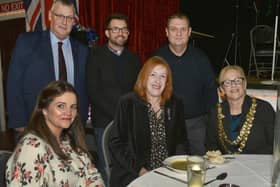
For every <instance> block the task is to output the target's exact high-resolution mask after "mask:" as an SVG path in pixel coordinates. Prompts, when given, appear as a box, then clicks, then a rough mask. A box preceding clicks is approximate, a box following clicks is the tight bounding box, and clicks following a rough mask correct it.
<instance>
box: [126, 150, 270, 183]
mask: <svg viewBox="0 0 280 187" xmlns="http://www.w3.org/2000/svg"><path fill="white" fill-rule="evenodd" d="M234 157H235V159H230V160H229V161H228V162H227V163H225V164H221V165H215V166H216V167H215V168H214V169H209V170H207V172H206V180H205V182H207V181H208V180H211V179H214V178H216V176H217V175H219V174H220V173H222V172H227V174H228V176H227V178H226V179H224V180H222V181H216V182H213V183H211V184H209V185H207V187H218V186H219V185H220V184H223V183H233V184H238V185H239V186H240V187H270V186H271V183H270V182H271V173H272V155H234ZM210 166H212V164H210ZM156 170H157V171H160V172H163V173H165V174H168V175H170V176H173V177H177V178H180V179H183V180H187V174H179V173H175V172H173V171H169V170H167V169H165V168H158V169H156ZM128 186H129V187H173V186H174V187H175V186H176V187H186V186H187V185H186V184H184V183H181V182H178V181H176V180H173V179H170V178H167V177H165V176H162V175H159V174H157V173H155V172H153V171H151V172H149V173H147V174H145V175H143V176H141V177H139V178H137V179H135V180H134V181H132V182H131V183H130V184H129V185H128Z"/></svg>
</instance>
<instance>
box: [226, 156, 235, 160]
mask: <svg viewBox="0 0 280 187" xmlns="http://www.w3.org/2000/svg"><path fill="white" fill-rule="evenodd" d="M224 158H225V159H235V157H234V156H224Z"/></svg>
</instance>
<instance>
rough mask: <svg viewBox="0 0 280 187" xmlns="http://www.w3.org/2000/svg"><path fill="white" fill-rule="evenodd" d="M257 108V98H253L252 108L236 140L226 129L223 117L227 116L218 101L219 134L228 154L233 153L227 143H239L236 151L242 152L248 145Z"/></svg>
mask: <svg viewBox="0 0 280 187" xmlns="http://www.w3.org/2000/svg"><path fill="white" fill-rule="evenodd" d="M256 108H257V101H256V98H252V104H251V106H250V110H249V112H248V113H247V115H246V120H245V122H244V124H243V126H242V128H241V130H240V133H239V135H238V136H237V138H236V139H235V140H234V141H231V140H230V139H229V138H228V136H227V134H226V132H225V129H224V125H223V118H225V116H224V115H223V113H222V107H221V104H220V103H218V104H217V111H218V114H217V118H218V136H219V140H220V142H221V144H222V147H223V148H224V150H225V152H226V153H228V154H232V152H231V151H230V150H229V149H228V147H227V145H226V143H227V144H229V145H239V148H238V149H237V152H235V153H241V152H242V151H243V149H244V147H245V145H246V142H247V139H248V136H249V134H250V132H251V128H252V126H253V121H254V119H255V113H256Z"/></svg>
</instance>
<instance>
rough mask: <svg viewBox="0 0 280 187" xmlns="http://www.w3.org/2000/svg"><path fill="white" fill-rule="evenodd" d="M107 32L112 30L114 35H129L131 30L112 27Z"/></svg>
mask: <svg viewBox="0 0 280 187" xmlns="http://www.w3.org/2000/svg"><path fill="white" fill-rule="evenodd" d="M107 30H110V31H112V33H120V32H122V33H124V34H128V33H129V30H128V28H127V27H123V28H120V27H112V28H107Z"/></svg>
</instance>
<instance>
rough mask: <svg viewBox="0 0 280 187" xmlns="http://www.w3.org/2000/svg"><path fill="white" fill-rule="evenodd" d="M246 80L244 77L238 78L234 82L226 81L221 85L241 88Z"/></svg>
mask: <svg viewBox="0 0 280 187" xmlns="http://www.w3.org/2000/svg"><path fill="white" fill-rule="evenodd" d="M244 80H245V78H244V77H237V78H235V79H233V80H224V81H222V82H221V84H222V85H224V86H225V87H230V86H232V85H233V84H234V85H236V86H239V85H241V84H242V83H243V81H244Z"/></svg>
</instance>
